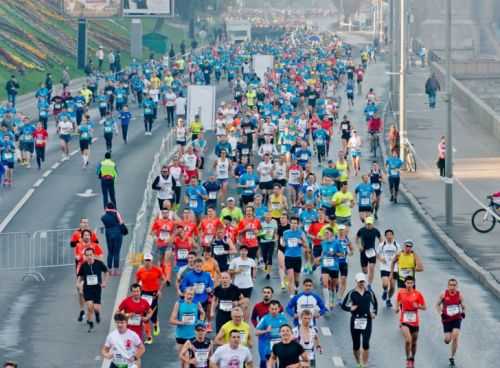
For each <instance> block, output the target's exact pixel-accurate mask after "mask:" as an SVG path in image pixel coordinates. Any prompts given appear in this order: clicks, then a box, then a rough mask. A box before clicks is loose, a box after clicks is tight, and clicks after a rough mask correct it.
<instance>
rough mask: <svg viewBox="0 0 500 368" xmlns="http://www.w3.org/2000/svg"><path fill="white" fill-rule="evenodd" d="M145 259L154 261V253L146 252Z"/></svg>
mask: <svg viewBox="0 0 500 368" xmlns="http://www.w3.org/2000/svg"><path fill="white" fill-rule="evenodd" d="M144 260H145V261H152V260H153V255H152V254H151V253H146V254H145V255H144Z"/></svg>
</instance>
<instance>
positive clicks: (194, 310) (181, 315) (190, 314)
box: [175, 300, 199, 339]
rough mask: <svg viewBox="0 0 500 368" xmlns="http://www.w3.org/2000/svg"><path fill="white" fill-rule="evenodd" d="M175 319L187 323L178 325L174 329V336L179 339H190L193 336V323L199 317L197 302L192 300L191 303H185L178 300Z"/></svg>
mask: <svg viewBox="0 0 500 368" xmlns="http://www.w3.org/2000/svg"><path fill="white" fill-rule="evenodd" d="M177 319H178V320H179V321H184V322H187V323H188V324H185V325H178V326H177V327H176V329H175V337H177V338H181V339H192V338H193V337H194V336H195V330H194V327H195V324H196V322H197V321H198V319H199V316H198V303H195V302H194V300H193V302H192V303H186V302H184V301H182V300H180V301H179V311H178V313H177Z"/></svg>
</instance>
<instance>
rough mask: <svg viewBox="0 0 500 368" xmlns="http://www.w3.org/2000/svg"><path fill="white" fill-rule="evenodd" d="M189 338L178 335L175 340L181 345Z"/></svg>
mask: <svg viewBox="0 0 500 368" xmlns="http://www.w3.org/2000/svg"><path fill="white" fill-rule="evenodd" d="M188 340H189V339H184V338H182V337H176V338H175V342H176V343H178V344H179V345H184V344H185V343H186V341H188Z"/></svg>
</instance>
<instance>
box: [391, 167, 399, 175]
mask: <svg viewBox="0 0 500 368" xmlns="http://www.w3.org/2000/svg"><path fill="white" fill-rule="evenodd" d="M391 175H392V176H398V175H399V169H391Z"/></svg>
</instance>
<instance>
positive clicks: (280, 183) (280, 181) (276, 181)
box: [273, 179, 286, 188]
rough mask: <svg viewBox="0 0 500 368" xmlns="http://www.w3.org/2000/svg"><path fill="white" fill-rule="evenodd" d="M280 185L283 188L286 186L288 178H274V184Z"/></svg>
mask: <svg viewBox="0 0 500 368" xmlns="http://www.w3.org/2000/svg"><path fill="white" fill-rule="evenodd" d="M274 185H279V186H281V187H282V188H286V179H274V182H273V186H274Z"/></svg>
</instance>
